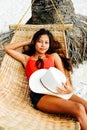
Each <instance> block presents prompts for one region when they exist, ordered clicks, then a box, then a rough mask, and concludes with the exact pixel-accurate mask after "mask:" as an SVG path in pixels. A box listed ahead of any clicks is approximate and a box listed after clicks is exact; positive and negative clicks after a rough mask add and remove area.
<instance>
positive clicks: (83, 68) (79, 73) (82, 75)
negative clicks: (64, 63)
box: [72, 61, 87, 100]
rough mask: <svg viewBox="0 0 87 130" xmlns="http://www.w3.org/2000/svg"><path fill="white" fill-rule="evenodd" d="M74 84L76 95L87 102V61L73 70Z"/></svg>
mask: <svg viewBox="0 0 87 130" xmlns="http://www.w3.org/2000/svg"><path fill="white" fill-rule="evenodd" d="M72 82H73V87H74V89H75V93H76V94H77V95H78V96H80V97H83V98H84V99H86V100H87V61H84V62H83V64H79V66H78V68H73V74H72Z"/></svg>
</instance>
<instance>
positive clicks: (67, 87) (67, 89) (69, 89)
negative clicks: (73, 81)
mask: <svg viewBox="0 0 87 130" xmlns="http://www.w3.org/2000/svg"><path fill="white" fill-rule="evenodd" d="M62 85H63V87H64V89H61V88H60V87H57V92H58V94H69V93H71V92H72V91H73V87H72V86H71V85H70V83H69V80H67V81H66V83H65V84H64V83H62Z"/></svg>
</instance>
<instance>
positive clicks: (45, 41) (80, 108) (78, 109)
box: [4, 34, 87, 130]
mask: <svg viewBox="0 0 87 130" xmlns="http://www.w3.org/2000/svg"><path fill="white" fill-rule="evenodd" d="M28 44H30V41H27V42H21V43H15V44H9V45H6V46H4V50H5V51H6V52H7V53H8V54H9V55H10V56H12V57H13V58H15V59H16V60H18V61H19V62H21V63H22V64H23V65H24V67H26V64H27V61H28V59H29V57H30V56H28V55H26V54H22V53H19V52H18V51H17V50H16V49H17V48H19V47H23V46H26V45H28ZM48 48H49V37H48V35H46V34H43V35H41V37H40V38H39V39H38V40H37V41H36V46H35V49H36V52H35V55H34V56H33V59H35V60H36V58H38V56H41V57H45V53H46V51H47V50H48ZM50 55H51V57H52V60H53V62H54V64H55V67H56V68H58V69H59V70H61V71H62V72H63V73H64V74H65V72H64V67H63V64H62V61H61V58H60V56H59V55H58V54H57V53H53V54H50ZM64 87H65V90H62V89H58V93H60V94H61V93H62V94H67V93H70V92H72V91H73V89H72V87H71V86H70V83H69V80H68V78H67V82H66V84H64ZM37 108H38V109H39V110H41V111H43V112H48V113H64V114H71V115H72V116H74V117H76V118H77V120H78V121H79V122H80V125H81V129H82V130H87V102H86V101H85V100H83V99H82V98H80V97H78V96H76V95H74V94H73V95H72V97H71V98H70V99H69V100H65V99H62V98H58V97H56V96H50V95H44V96H43V97H42V98H41V99H40V100H39V102H38V103H37Z"/></svg>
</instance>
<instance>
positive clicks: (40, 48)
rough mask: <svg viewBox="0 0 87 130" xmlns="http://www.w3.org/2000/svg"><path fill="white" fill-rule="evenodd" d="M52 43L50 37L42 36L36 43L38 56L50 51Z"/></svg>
mask: <svg viewBox="0 0 87 130" xmlns="http://www.w3.org/2000/svg"><path fill="white" fill-rule="evenodd" d="M49 46H50V41H49V37H48V35H46V34H44V35H41V36H40V38H39V39H38V40H37V41H36V45H35V49H36V53H38V54H45V53H46V52H47V50H48V49H49Z"/></svg>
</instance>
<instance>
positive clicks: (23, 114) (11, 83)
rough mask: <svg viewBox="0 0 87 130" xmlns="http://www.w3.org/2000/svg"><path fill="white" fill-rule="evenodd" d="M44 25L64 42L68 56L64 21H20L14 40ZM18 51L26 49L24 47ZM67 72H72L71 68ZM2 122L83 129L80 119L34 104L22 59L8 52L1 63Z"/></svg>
mask: <svg viewBox="0 0 87 130" xmlns="http://www.w3.org/2000/svg"><path fill="white" fill-rule="evenodd" d="M15 26H16V25H14V26H13V25H12V26H11V27H15ZM11 27H10V29H12V28H11ZM40 28H46V29H48V30H50V31H51V32H52V33H53V35H54V36H55V38H56V39H57V40H59V42H61V44H62V50H61V51H64V53H65V54H66V55H67V56H68V54H67V47H66V39H65V33H64V31H62V29H61V28H62V27H61V25H50V24H49V25H20V26H19V28H18V29H17V30H16V33H15V34H14V36H13V38H12V40H11V44H12V43H15V42H19V41H20V42H21V41H22V42H23V41H26V40H28V39H30V38H31V37H32V35H33V34H34V33H35V32H36V31H37V30H39V29H40ZM18 51H22V48H20V49H19V50H18ZM66 74H68V76H70V73H69V72H68V71H67V72H66ZM70 80H71V79H70ZM0 126H2V127H4V128H5V129H6V130H7V129H9V130H24V129H25V130H62V129H64V130H80V125H79V123H78V122H77V121H76V120H75V119H74V118H72V117H68V116H59V115H57V114H48V113H43V112H41V111H39V110H35V109H34V108H33V107H32V105H31V103H30V99H29V87H28V80H27V78H26V76H25V70H24V68H23V66H22V64H21V63H20V62H18V61H16V60H15V59H13V58H12V57H11V56H9V55H8V54H5V56H4V59H3V61H2V64H1V67H0Z"/></svg>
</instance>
